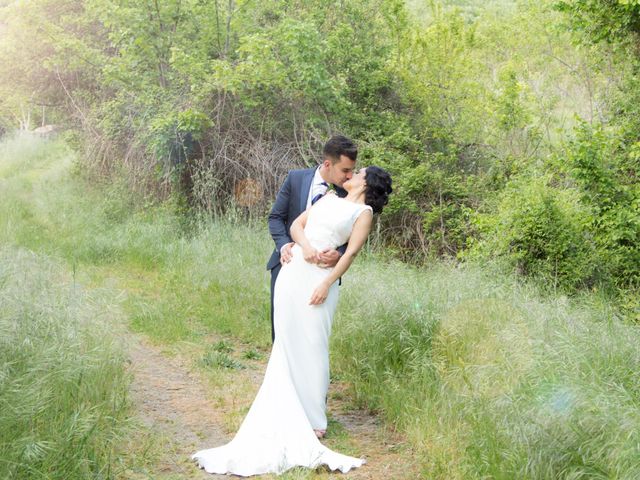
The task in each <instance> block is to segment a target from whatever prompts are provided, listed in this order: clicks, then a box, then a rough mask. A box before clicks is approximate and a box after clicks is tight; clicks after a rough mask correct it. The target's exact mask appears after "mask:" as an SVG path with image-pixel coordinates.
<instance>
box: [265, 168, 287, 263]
mask: <svg viewBox="0 0 640 480" xmlns="http://www.w3.org/2000/svg"><path fill="white" fill-rule="evenodd" d="M290 197H291V173H289V174H288V175H287V178H286V179H285V181H284V183H283V184H282V187H280V191H279V192H278V195H276V201H275V203H274V204H273V207H271V212H269V220H268V223H269V233H270V234H271V238H273V241H274V242H275V244H276V250H278V252H280V250H281V249H282V247H283V246H284V245H286V244H287V243H290V242H292V240H291V237H290V236H289V235H288V234H287V220H288V216H289V199H290Z"/></svg>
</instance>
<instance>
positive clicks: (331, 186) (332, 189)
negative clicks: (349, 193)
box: [327, 183, 336, 193]
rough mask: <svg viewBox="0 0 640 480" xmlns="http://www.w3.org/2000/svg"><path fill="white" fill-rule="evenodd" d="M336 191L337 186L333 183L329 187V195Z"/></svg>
mask: <svg viewBox="0 0 640 480" xmlns="http://www.w3.org/2000/svg"><path fill="white" fill-rule="evenodd" d="M335 191H336V186H335V185H334V184H333V183H330V184H329V186H328V187H327V193H329V192H334V193H335Z"/></svg>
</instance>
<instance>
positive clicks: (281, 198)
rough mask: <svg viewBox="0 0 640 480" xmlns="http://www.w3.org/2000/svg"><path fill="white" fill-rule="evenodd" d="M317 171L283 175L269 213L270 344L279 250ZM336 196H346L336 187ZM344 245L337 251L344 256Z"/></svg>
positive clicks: (310, 169) (273, 332) (294, 172)
mask: <svg viewBox="0 0 640 480" xmlns="http://www.w3.org/2000/svg"><path fill="white" fill-rule="evenodd" d="M316 169H317V167H314V168H306V169H304V170H291V171H290V172H289V174H288V175H287V178H286V179H285V181H284V183H283V184H282V187H280V191H279V192H278V195H277V196H276V201H275V203H274V204H273V207H272V208H271V212H270V213H269V233H270V234H271V237H272V238H273V241H274V243H275V249H274V251H273V253H272V254H271V258H269V262H268V263H267V270H271V341H273V340H274V338H275V331H274V327H273V289H274V286H275V284H276V278H278V273H280V267H281V265H280V249H281V248H282V246H283V245H286V244H287V243H289V242H292V241H293V240H291V224H292V223H293V221H294V220H295V219H296V218H297V217H298V216H299V215H300V214H301V213H302V212H304V211H305V210H306V208H307V199H308V198H309V189H310V188H311V183H312V182H313V177H314V175H315V172H316ZM335 188H336V193H337V194H338V196H340V197H345V196H346V195H347V192H346V191H345V190H343V189H342V188H340V187H338V186H336V187H335ZM346 247H347V246H346V245H342V246H341V247H339V248H338V251H340V252H341V253H344V252H345V250H346Z"/></svg>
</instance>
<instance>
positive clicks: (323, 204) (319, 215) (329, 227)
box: [304, 193, 371, 250]
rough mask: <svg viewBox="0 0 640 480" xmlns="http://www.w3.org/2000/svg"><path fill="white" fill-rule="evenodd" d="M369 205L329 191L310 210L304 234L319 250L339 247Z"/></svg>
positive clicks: (345, 240) (347, 237) (347, 238)
mask: <svg viewBox="0 0 640 480" xmlns="http://www.w3.org/2000/svg"><path fill="white" fill-rule="evenodd" d="M366 209H371V207H369V206H368V205H364V204H361V203H354V202H351V201H349V200H346V199H344V198H340V197H338V196H337V195H335V194H333V193H329V194H327V195H325V196H324V197H323V198H321V199H320V200H319V201H318V203H316V204H315V205H314V206H313V208H312V209H310V210H309V214H308V217H307V224H306V226H305V229H304V234H305V236H306V237H307V239H308V240H309V243H311V245H312V246H313V247H314V248H316V249H317V250H322V249H324V248H337V247H339V246H340V245H344V244H345V243H347V241H348V240H349V237H350V236H351V231H352V230H353V224H354V223H355V221H356V220H357V218H358V216H359V215H360V214H361V213H362V212H363V211H364V210H366Z"/></svg>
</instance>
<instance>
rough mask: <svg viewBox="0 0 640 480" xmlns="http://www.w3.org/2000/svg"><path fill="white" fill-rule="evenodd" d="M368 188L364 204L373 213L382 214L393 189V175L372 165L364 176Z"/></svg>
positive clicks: (365, 192)
mask: <svg viewBox="0 0 640 480" xmlns="http://www.w3.org/2000/svg"><path fill="white" fill-rule="evenodd" d="M364 180H365V182H366V183H367V186H366V188H365V191H364V203H366V204H367V205H369V206H370V207H371V208H372V210H373V213H380V212H382V208H383V207H384V206H385V205H386V204H387V202H388V201H389V194H390V193H391V192H392V191H393V189H392V188H391V175H389V173H388V172H387V171H386V170H383V169H382V168H380V167H376V166H375V165H372V166H370V167H367V169H366V170H365V174H364Z"/></svg>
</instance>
